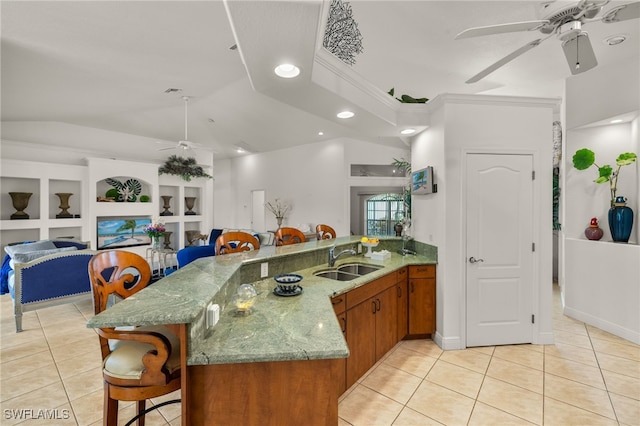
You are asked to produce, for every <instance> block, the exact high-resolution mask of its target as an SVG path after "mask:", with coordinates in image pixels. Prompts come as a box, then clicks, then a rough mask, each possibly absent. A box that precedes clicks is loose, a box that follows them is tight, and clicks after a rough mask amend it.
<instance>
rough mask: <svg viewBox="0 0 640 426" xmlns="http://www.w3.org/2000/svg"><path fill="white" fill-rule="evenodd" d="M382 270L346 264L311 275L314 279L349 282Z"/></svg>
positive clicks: (378, 267) (374, 267)
mask: <svg viewBox="0 0 640 426" xmlns="http://www.w3.org/2000/svg"><path fill="white" fill-rule="evenodd" d="M380 268H382V266H379V265H368V264H365V263H346V264H344V265H340V266H338V267H336V268H335V269H323V270H321V271H316V272H314V273H313V275H315V276H316V277H322V278H329V279H331V280H337V281H351V280H354V279H356V278H359V277H361V276H363V275H367V274H370V273H371V272H374V271H377V270H378V269H380Z"/></svg>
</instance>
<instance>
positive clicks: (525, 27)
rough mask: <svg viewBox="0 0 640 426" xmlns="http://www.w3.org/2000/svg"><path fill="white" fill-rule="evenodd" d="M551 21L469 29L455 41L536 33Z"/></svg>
mask: <svg viewBox="0 0 640 426" xmlns="http://www.w3.org/2000/svg"><path fill="white" fill-rule="evenodd" d="M548 23H549V21H547V20H542V21H525V22H512V23H509V24H498V25H489V26H486V27H475V28H469V29H466V30H464V31H462V32H461V33H460V34H458V35H457V36H456V37H455V39H456V40H459V39H462V38H471V37H480V36H486V35H491V34H504V33H514V32H519V31H534V30H537V29H538V28H540V27H542V26H543V25H546V24H548Z"/></svg>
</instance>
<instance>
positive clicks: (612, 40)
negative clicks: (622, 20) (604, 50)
mask: <svg viewBox="0 0 640 426" xmlns="http://www.w3.org/2000/svg"><path fill="white" fill-rule="evenodd" d="M626 39H627V37H626V36H624V35H622V34H619V35H614V36H611V37H607V38H605V39H604V42H605V43H606V44H608V45H609V46H615V45H616V44H620V43H623V42H624V41H625V40H626Z"/></svg>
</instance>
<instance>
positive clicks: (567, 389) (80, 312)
mask: <svg viewBox="0 0 640 426" xmlns="http://www.w3.org/2000/svg"><path fill="white" fill-rule="evenodd" d="M555 296H556V297H555V309H554V336H555V342H556V343H555V344H554V345H548V346H538V345H515V346H497V347H482V348H472V349H467V350H462V351H442V350H440V348H438V346H437V345H435V344H434V343H433V342H432V341H430V340H411V341H403V342H400V343H398V345H396V346H395V347H394V348H393V350H392V351H390V352H389V353H388V354H387V355H386V356H385V357H384V359H382V360H381V361H380V362H378V363H377V364H376V365H375V366H374V367H373V368H371V370H370V371H369V372H368V373H367V374H366V375H365V376H364V377H362V378H361V380H360V381H359V382H358V383H356V384H355V385H354V386H352V387H351V388H350V389H349V390H348V391H347V392H345V394H344V395H343V396H342V397H341V399H340V405H339V415H340V425H355V426H374V425H421V426H422V425H424V426H427V425H470V426H471V425H491V426H493V425H532V424H535V425H545V426H549V425H558V426H566V425H576V426H578V425H580V426H587V425H632V426H637V425H640V346H638V345H635V344H633V343H630V342H628V341H626V340H623V339H620V338H618V337H616V336H613V335H611V334H609V333H606V332H603V331H601V330H599V329H597V328H594V327H590V326H586V325H585V324H583V323H581V322H579V321H575V320H573V319H571V318H568V317H565V316H564V315H562V311H561V307H560V303H559V298H558V293H557V287H556V292H555ZM92 312H93V307H92V304H91V301H90V300H87V301H86V302H82V303H77V304H69V305H63V306H59V307H53V308H47V309H41V310H39V311H35V312H28V313H27V314H25V316H24V321H23V324H24V330H25V331H24V332H22V333H15V328H14V322H13V312H12V305H11V299H10V298H9V296H8V295H5V296H2V297H0V339H1V340H0V424H2V425H13V424H23V425H55V426H58V425H67V424H68V425H100V424H101V422H102V420H101V419H102V396H103V389H102V377H101V372H100V350H99V347H98V338H97V337H96V335H95V333H94V331H93V330H89V329H86V328H85V322H86V320H87V319H88V318H90V317H91V316H92V315H93V313H92ZM176 398H179V394H172V395H169V396H167V397H165V398H162V399H157V400H153V401H152V403H155V404H158V403H160V402H162V401H166V400H169V399H176ZM121 405H122V404H121ZM29 410H30V411H29ZM19 415H22V416H23V418H22V419H18V418H16V417H18V416H19ZM47 415H48V416H55V417H56V418H54V419H45V418H42V417H43V416H47ZM133 415H134V406H133V405H132V404H127V405H126V406H124V407H122V408H121V412H120V424H124V423H126V421H127V420H128V419H130V418H131V417H133ZM25 416H29V417H38V416H39V417H40V418H36V419H33V418H31V419H28V420H25ZM180 420H181V418H180V405H179V404H172V405H167V406H164V407H161V408H159V409H158V410H155V411H153V412H152V413H151V414H149V415H148V416H147V424H148V425H151V426H153V425H179V424H180Z"/></svg>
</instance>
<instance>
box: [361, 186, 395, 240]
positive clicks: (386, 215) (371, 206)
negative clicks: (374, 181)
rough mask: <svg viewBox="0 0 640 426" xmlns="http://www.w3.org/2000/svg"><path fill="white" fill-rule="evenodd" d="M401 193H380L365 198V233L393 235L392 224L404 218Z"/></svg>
mask: <svg viewBox="0 0 640 426" xmlns="http://www.w3.org/2000/svg"><path fill="white" fill-rule="evenodd" d="M403 204H404V203H403V198H402V194H380V195H375V196H373V197H371V198H369V199H368V200H367V203H366V218H365V222H366V229H367V235H380V236H384V235H395V231H394V230H393V226H394V225H395V224H396V223H398V222H401V221H402V219H403V218H404V209H403Z"/></svg>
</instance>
